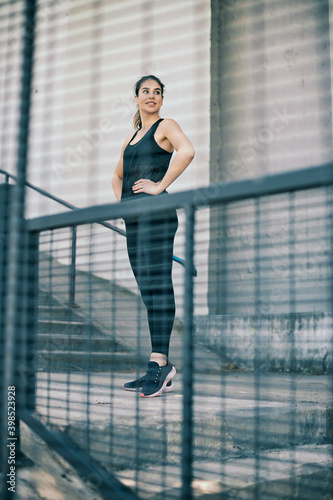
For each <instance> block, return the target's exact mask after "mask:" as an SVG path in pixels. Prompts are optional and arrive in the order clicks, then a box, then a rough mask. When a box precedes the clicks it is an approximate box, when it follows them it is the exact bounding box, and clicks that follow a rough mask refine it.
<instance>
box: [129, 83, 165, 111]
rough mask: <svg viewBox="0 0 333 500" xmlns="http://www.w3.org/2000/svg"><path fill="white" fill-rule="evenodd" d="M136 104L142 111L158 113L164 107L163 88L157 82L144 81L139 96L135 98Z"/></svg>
mask: <svg viewBox="0 0 333 500" xmlns="http://www.w3.org/2000/svg"><path fill="white" fill-rule="evenodd" d="M135 102H136V104H137V105H138V106H139V108H140V111H142V110H144V111H146V112H148V113H158V112H159V110H160V108H161V107H162V105H163V97H162V89H161V87H160V86H159V84H158V83H157V82H156V81H155V80H146V81H144V82H143V83H142V84H141V87H140V89H139V95H138V96H135Z"/></svg>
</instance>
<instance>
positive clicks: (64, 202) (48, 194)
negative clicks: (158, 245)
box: [0, 168, 126, 236]
mask: <svg viewBox="0 0 333 500" xmlns="http://www.w3.org/2000/svg"><path fill="white" fill-rule="evenodd" d="M0 174H2V175H5V176H6V179H5V183H6V184H8V180H9V178H10V179H13V180H14V181H17V177H16V176H15V175H13V174H10V173H9V172H6V171H5V170H2V169H1V168H0ZM24 184H25V185H26V186H27V187H29V188H31V189H33V190H34V191H37V192H38V193H39V194H42V195H43V196H45V197H46V198H50V200H53V201H55V202H57V203H60V205H63V206H64V207H66V208H69V209H71V210H76V209H77V208H78V207H76V206H75V205H72V204H71V203H68V201H65V200H62V199H61V198H58V197H57V196H54V195H53V194H51V193H49V192H47V191H45V190H44V189H42V188H39V187H37V186H34V185H33V184H31V183H30V182H28V181H24ZM97 224H101V225H102V226H105V227H107V228H109V229H112V231H115V232H116V233H119V234H121V235H122V236H126V232H125V231H124V230H123V229H120V228H119V227H117V226H113V225H112V224H109V223H108V222H98V223H97Z"/></svg>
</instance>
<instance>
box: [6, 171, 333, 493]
mask: <svg viewBox="0 0 333 500" xmlns="http://www.w3.org/2000/svg"><path fill="white" fill-rule="evenodd" d="M306 174H307V175H306V176H305V178H306V179H307V180H306V183H307V186H304V182H305V181H302V182H303V186H301V187H299V188H297V179H298V176H296V177H295V176H293V174H285V175H284V176H282V177H281V176H280V177H279V176H276V177H275V178H272V179H263V181H262V184H260V185H259V186H260V187H259V189H258V185H257V184H256V182H251V181H247V183H245V184H242V183H233V184H229V186H228V190H227V189H226V186H224V185H220V186H218V185H216V187H215V191H214V193H213V192H211V193H210V194H209V193H208V192H207V190H201V191H200V190H199V191H193V192H187V193H182V194H180V195H177V194H175V195H172V196H169V197H165V198H164V200H161V201H160V200H159V203H156V200H146V201H145V202H144V203H142V201H141V204H140V208H141V210H140V215H139V216H138V213H137V202H135V203H128V204H127V206H126V207H125V206H124V205H122V206H116V205H110V206H105V207H91V209H89V210H76V211H74V212H72V213H69V212H68V213H64V214H61V215H57V216H49V217H44V218H43V217H42V218H38V219H31V220H29V221H28V223H27V229H28V232H29V234H30V237H29V238H28V239H30V241H31V242H32V243H30V247H29V251H28V255H29V257H28V262H29V267H30V270H33V269H35V270H37V268H38V272H36V273H35V274H34V273H32V274H31V275H30V277H29V279H30V284H29V290H30V292H29V293H30V297H29V300H28V303H27V306H28V305H29V307H30V308H31V309H29V311H28V313H27V321H28V325H30V327H29V330H28V331H29V334H28V338H26V337H25V336H24V335H23V334H21V337H20V341H21V343H19V344H18V345H19V350H18V351H19V353H18V354H17V359H16V363H17V365H18V372H19V374H20V373H21V375H22V373H23V374H25V379H26V380H25V384H24V386H23V387H24V389H22V388H21V391H23V394H22V398H23V399H22V401H23V402H24V406H23V408H21V415H22V418H23V420H25V421H26V422H27V423H28V424H29V425H30V426H31V428H32V429H33V430H34V431H35V432H37V433H39V434H40V435H43V436H44V438H45V439H46V440H47V442H48V443H49V444H51V446H53V447H54V448H55V449H56V450H57V451H58V452H60V453H61V454H62V455H63V456H64V457H65V458H66V459H67V460H69V461H70V462H71V463H72V464H73V465H75V466H76V467H77V468H78V470H79V471H80V472H81V473H82V472H83V470H84V471H85V474H86V476H88V478H89V479H90V480H91V481H92V482H93V483H94V484H95V486H96V487H97V488H98V489H99V492H100V494H101V495H102V496H103V497H104V498H110V497H111V498H124V499H125V498H156V497H157V496H158V497H162V498H166V499H167V498H182V499H185V498H192V496H193V497H199V498H201V497H202V498H203V497H205V498H214V496H221V495H222V497H223V498H230V499H231V498H235V499H236V498H237V499H238V498H244V499H245V498H247V499H248V498H254V499H261V498H267V497H268V496H270V497H271V498H276V499H280V498H304V499H305V498H311V497H312V498H313V496H315V497H316V498H325V496H326V498H327V495H330V494H331V492H332V475H331V470H332V468H331V465H332V445H331V440H332V432H331V429H332V376H331V374H332V313H331V308H330V304H331V291H332V290H331V288H332V273H331V271H332V268H331V259H332V256H331V237H332V231H331V228H332V203H331V201H332V189H331V182H332V181H331V167H330V166H328V167H317V168H315V169H310V170H308V171H307V172H306ZM318 175H319V177H318ZM318 179H319V180H318ZM287 181H288V182H289V184H290V190H288V189H287V188H286V187H285V186H286V182H287ZM311 183H313V184H314V186H313V188H311ZM320 184H323V187H321V188H320V187H319V186H320ZM325 184H327V187H325ZM272 186H273V191H276V193H275V194H274V193H272ZM281 186H284V187H283V188H282V187H281ZM244 188H246V189H244ZM253 189H254V190H257V193H256V194H255V195H254V194H252V195H251V194H245V193H246V192H248V193H250V192H251V190H253ZM281 191H283V193H281ZM154 202H155V203H154ZM163 204H164V205H165V206H163ZM182 207H183V208H182ZM175 208H177V212H178V219H179V228H178V231H177V236H176V240H175V253H176V252H177V256H179V257H181V258H183V259H184V260H185V267H184V266H182V265H180V264H179V263H178V262H177V259H175V261H174V264H173V282H174V287H175V296H176V304H177V309H176V319H175V323H174V328H173V332H172V336H171V346H170V355H169V357H170V360H171V361H172V363H173V364H174V365H175V367H176V370H177V375H176V376H175V377H174V378H173V379H172V384H169V386H166V387H165V391H164V392H163V393H162V394H161V395H160V396H159V397H157V398H153V399H150V398H142V397H140V392H135V391H133V392H129V391H127V392H126V391H124V388H123V385H124V383H126V382H128V381H129V380H131V379H137V378H139V377H141V376H142V375H143V374H144V370H145V367H146V365H147V361H148V358H149V352H150V350H151V345H150V337H149V333H148V332H149V323H148V319H147V306H145V305H144V302H143V300H142V296H143V297H144V293H143V295H142V296H141V295H140V292H139V289H138V286H137V283H136V281H135V279H134V276H133V275H132V273H131V268H130V263H129V260H128V257H127V254H126V251H125V250H126V248H125V238H124V237H123V235H122V234H119V233H117V232H115V231H113V230H110V229H109V228H108V227H104V226H101V225H100V224H96V223H93V221H94V220H96V221H99V220H108V221H109V224H110V225H111V226H112V227H115V228H120V227H121V225H122V222H121V220H120V218H119V214H121V215H122V217H124V218H125V219H127V220H128V219H129V218H130V217H132V218H134V219H135V218H138V220H140V218H141V217H145V214H149V220H151V219H152V217H153V214H154V213H155V212H156V213H157V215H158V217H159V218H161V214H163V217H166V214H168V213H169V212H170V210H174V209H175ZM106 214H108V215H107V216H106ZM112 214H114V215H113V218H112V219H111V217H112ZM66 220H67V221H68V222H66ZM73 220H75V227H76V231H75V236H76V239H75V241H76V243H75V248H76V256H75V273H74V279H75V287H74V290H75V294H74V301H73V283H72V280H73V267H72V266H73V259H72V250H73V231H72V228H73ZM84 221H85V222H84ZM153 227H154V226H153ZM146 230H147V228H146ZM159 236H160V235H159ZM37 239H38V246H37V244H36V242H37ZM160 241H163V239H162V240H161V239H160ZM163 250H164V249H163V245H161V246H160V247H154V252H155V253H157V254H161V253H163ZM194 270H195V272H194ZM195 274H196V276H195ZM162 288H163V283H162ZM223 290H224V291H225V292H223ZM141 294H142V289H141ZM272 297H274V300H273V299H272ZM164 299H165V297H164ZM33 304H35V308H34V307H33ZM5 331H6V330H5ZM24 353H25V354H24ZM27 374H28V375H29V376H27ZM74 451H75V452H76V453H78V454H79V456H80V457H81V459H80V460H81V461H80V460H78V459H77V456H74V457H73V456H72V453H74ZM328 498H329V496H328Z"/></svg>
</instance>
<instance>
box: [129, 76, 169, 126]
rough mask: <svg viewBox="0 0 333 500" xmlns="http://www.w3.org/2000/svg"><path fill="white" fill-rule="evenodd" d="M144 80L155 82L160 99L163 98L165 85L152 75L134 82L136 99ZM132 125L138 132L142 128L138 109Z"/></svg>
mask: <svg viewBox="0 0 333 500" xmlns="http://www.w3.org/2000/svg"><path fill="white" fill-rule="evenodd" d="M146 80H155V82H157V83H158V85H159V86H160V87H161V94H162V98H163V97H164V87H165V85H164V84H163V83H162V82H161V80H160V79H159V78H157V77H156V76H154V75H146V76H142V77H141V78H140V80H138V81H137V82H136V84H135V85H134V95H136V96H137V97H138V95H139V90H140V88H141V85H142V84H143V83H144V82H145V81H146ZM133 125H134V128H135V130H138V129H139V128H141V127H142V121H141V116H140V110H139V109H138V110H137V112H136V113H135V115H134V118H133Z"/></svg>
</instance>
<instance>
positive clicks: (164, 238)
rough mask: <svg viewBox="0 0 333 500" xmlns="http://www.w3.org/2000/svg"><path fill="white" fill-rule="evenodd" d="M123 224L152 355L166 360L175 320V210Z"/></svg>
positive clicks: (176, 222) (176, 223) (176, 220)
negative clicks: (144, 308)
mask: <svg viewBox="0 0 333 500" xmlns="http://www.w3.org/2000/svg"><path fill="white" fill-rule="evenodd" d="M125 223H126V239H127V252H128V256H129V260H130V263H131V267H132V270H133V273H134V276H135V279H136V281H137V284H138V286H139V289H140V293H141V297H142V300H143V302H144V304H145V306H146V309H147V316H148V324H149V330H150V338H151V346H152V352H158V353H162V354H165V355H166V356H168V354H169V343H170V336H171V331H172V327H173V323H174V319H175V296H174V291H173V284H172V257H173V242H174V237H175V234H176V231H177V227H178V218H177V213H176V211H175V210H174V211H172V212H170V213H168V214H167V215H165V214H163V215H159V216H158V217H157V216H155V217H153V216H146V217H142V218H140V221H138V222H129V221H125Z"/></svg>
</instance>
